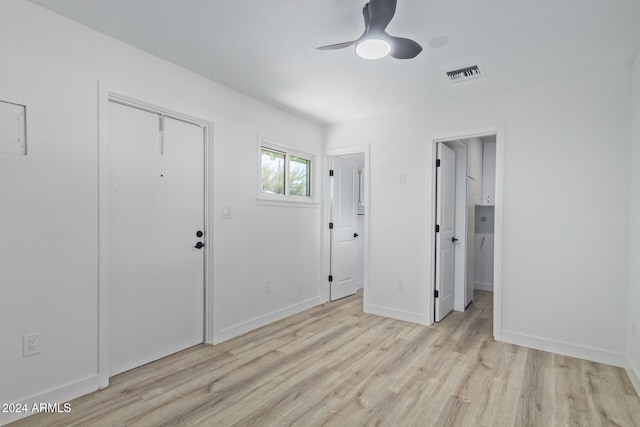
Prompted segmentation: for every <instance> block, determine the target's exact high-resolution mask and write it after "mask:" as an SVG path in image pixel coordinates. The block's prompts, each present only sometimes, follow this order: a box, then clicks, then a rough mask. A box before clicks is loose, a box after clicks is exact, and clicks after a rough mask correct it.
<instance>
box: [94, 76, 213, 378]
mask: <svg viewBox="0 0 640 427" xmlns="http://www.w3.org/2000/svg"><path fill="white" fill-rule="evenodd" d="M111 88H113V86H112V85H110V84H108V83H104V82H98V377H99V386H100V388H105V387H108V386H109V372H110V370H109V267H110V264H109V238H108V236H109V132H108V128H109V126H108V123H109V113H108V112H109V102H110V101H111V100H115V101H117V102H119V103H121V104H124V105H128V106H130V107H134V108H140V109H143V110H147V111H150V112H155V113H158V114H163V115H165V116H168V117H172V118H176V119H178V120H182V121H187V122H191V123H194V124H198V125H200V126H202V128H203V129H204V135H205V136H204V138H205V144H204V180H205V182H204V194H203V197H204V227H205V235H204V243H205V247H204V250H205V254H204V307H203V310H204V336H203V341H204V342H205V343H213V331H214V328H213V275H212V274H211V273H212V267H213V239H212V238H211V236H213V218H212V215H211V212H212V203H213V197H212V196H213V194H212V189H213V181H212V165H213V148H212V142H213V123H212V122H209V121H207V120H203V119H200V118H197V117H193V116H189V115H186V114H183V113H180V112H177V111H173V110H170V109H167V108H163V107H159V106H157V105H153V104H150V103H146V102H141V101H138V100H136V99H133V98H130V97H127V96H124V95H121V93H122V92H123V91H113V90H111Z"/></svg>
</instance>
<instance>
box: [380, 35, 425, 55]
mask: <svg viewBox="0 0 640 427" xmlns="http://www.w3.org/2000/svg"><path fill="white" fill-rule="evenodd" d="M388 37H389V39H390V40H391V53H389V55H390V56H392V57H394V58H396V59H411V58H415V57H416V56H418V54H419V53H420V52H422V46H420V45H419V44H418V43H416V42H414V41H413V40H411V39H405V38H402V37H393V36H388Z"/></svg>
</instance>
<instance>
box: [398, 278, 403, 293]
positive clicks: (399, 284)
mask: <svg viewBox="0 0 640 427" xmlns="http://www.w3.org/2000/svg"><path fill="white" fill-rule="evenodd" d="M398 290H399V291H404V280H402V279H398Z"/></svg>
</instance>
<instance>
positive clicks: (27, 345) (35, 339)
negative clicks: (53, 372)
mask: <svg viewBox="0 0 640 427" xmlns="http://www.w3.org/2000/svg"><path fill="white" fill-rule="evenodd" d="M41 338H42V337H41V335H40V332H34V333H33V334H29V335H25V336H24V337H22V344H23V348H22V354H23V356H24V357H27V356H33V355H34V354H39V353H40V341H41Z"/></svg>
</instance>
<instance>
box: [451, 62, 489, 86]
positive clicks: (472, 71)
mask: <svg viewBox="0 0 640 427" xmlns="http://www.w3.org/2000/svg"><path fill="white" fill-rule="evenodd" d="M482 75H483V73H482V70H481V69H480V66H478V65H472V66H471V67H464V68H459V69H457V70H451V71H447V77H448V78H449V81H450V82H451V83H459V82H464V81H467V80H473V79H478V78H480V77H482Z"/></svg>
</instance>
